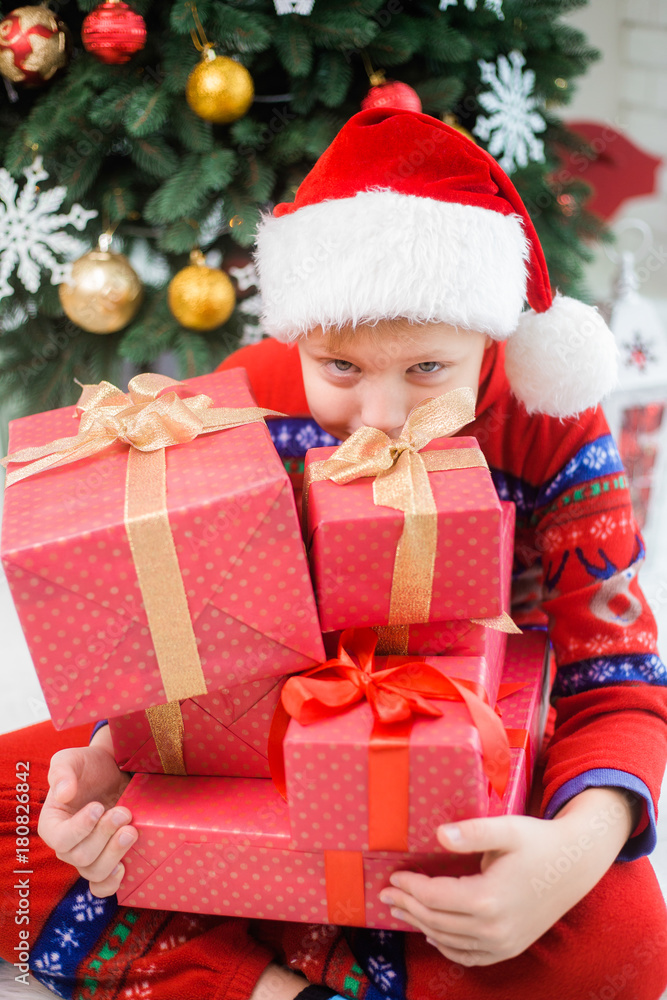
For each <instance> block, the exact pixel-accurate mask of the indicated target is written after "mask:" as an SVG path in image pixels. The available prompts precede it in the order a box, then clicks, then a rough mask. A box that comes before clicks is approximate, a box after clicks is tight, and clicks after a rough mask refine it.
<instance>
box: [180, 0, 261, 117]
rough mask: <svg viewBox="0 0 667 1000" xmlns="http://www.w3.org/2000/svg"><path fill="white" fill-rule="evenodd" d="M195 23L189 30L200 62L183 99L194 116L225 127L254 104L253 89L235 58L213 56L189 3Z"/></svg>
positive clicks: (194, 9)
mask: <svg viewBox="0 0 667 1000" xmlns="http://www.w3.org/2000/svg"><path fill="white" fill-rule="evenodd" d="M189 7H190V9H191V10H192V16H193V18H194V22H195V27H196V31H195V29H191V30H190V35H191V36H192V41H193V43H194V45H195V48H196V49H198V51H199V52H201V62H199V63H198V64H197V66H195V68H194V69H193V70H192V72H191V73H190V76H189V77H188V80H187V83H186V85H185V97H186V100H187V102H188V104H189V105H190V107H191V108H192V110H193V111H194V113H195V114H196V115H199V117H200V118H203V119H204V121H208V122H214V123H215V124H216V125H227V124H229V122H235V121H237V119H239V118H242V117H243V116H244V114H245V113H246V112H247V110H248V108H249V107H250V105H251V104H252V102H253V98H254V96H255V86H254V83H253V79H252V76H251V75H250V73H249V72H248V70H247V69H246V68H245V66H243V65H242V64H241V63H240V62H239V61H238V60H237V59H232V58H230V57H229V56H218V55H216V54H215V50H214V48H213V45H212V44H211V42H209V40H208V39H207V37H206V33H205V31H204V28H203V27H202V24H201V21H200V20H199V15H198V14H197V8H196V6H195V4H194V3H191V4H189Z"/></svg>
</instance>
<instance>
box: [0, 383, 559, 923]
mask: <svg viewBox="0 0 667 1000" xmlns="http://www.w3.org/2000/svg"><path fill="white" fill-rule="evenodd" d="M461 392H462V391H459V390H457V391H456V393H458V395H457V396H456V398H454V396H451V394H450V398H449V400H448V399H447V397H441V398H440V400H439V401H437V405H438V406H439V407H440V409H438V410H437V412H436V411H431V410H430V409H429V410H423V411H421V412H419V408H418V411H417V413H416V419H415V420H414V421H413V424H412V426H408V425H407V424H406V429H405V430H404V434H403V435H402V437H401V441H400V442H399V443H398V446H397V443H396V442H389V440H388V439H384V435H382V434H381V433H380V432H379V431H372V430H370V429H365V433H366V437H365V438H363V435H362V438H363V440H357V439H356V438H355V437H354V436H353V438H351V439H349V441H348V442H346V443H345V445H344V446H343V447H341V448H339V449H331V448H330V449H314V450H312V451H311V452H309V453H308V455H307V458H306V477H305V483H306V488H305V490H304V513H303V523H301V520H300V517H299V514H298V513H297V509H296V506H295V502H294V497H293V493H292V488H291V484H290V481H289V478H288V476H287V473H286V471H285V469H284V467H283V465H282V462H281V460H280V458H279V457H278V455H277V453H276V451H275V449H274V447H273V444H272V442H271V438H270V435H269V431H268V428H267V426H266V423H265V419H264V418H266V417H270V413H268V411H261V410H259V409H258V408H257V407H256V404H255V401H254V399H253V398H252V395H251V392H250V388H249V385H248V381H247V378H246V375H245V372H243V371H242V370H241V369H235V370H233V371H229V372H225V373H217V374H214V375H210V376H203V377H201V378H194V379H190V380H188V382H187V383H174V382H173V381H172V380H169V379H165V378H164V377H159V376H151V375H146V376H139V377H138V378H137V379H135V380H133V382H132V383H130V387H129V389H128V394H127V395H126V394H122V393H120V392H119V390H117V389H115V388H114V387H113V386H110V385H108V384H107V383H101V384H100V386H94V387H84V391H83V393H82V396H81V399H80V401H79V404H78V406H77V407H67V408H64V409H61V410H55V411H51V412H48V413H43V414H39V415H37V416H33V417H26V418H23V419H20V420H17V421H14V422H13V423H12V424H11V426H10V447H9V452H10V456H11V458H12V460H11V461H10V462H9V464H8V479H7V488H6V494H5V508H4V519H3V532H2V559H3V564H4V567H5V571H6V573H7V578H8V581H9V584H10V588H11V591H12V595H13V597H14V601H15V604H16V607H17V610H18V613H19V617H20V619H21V623H22V626H23V629H24V632H25V635H26V639H27V641H28V645H29V648H30V650H31V654H32V657H33V661H34V664H35V668H36V670H37V673H38V676H39V679H40V683H41V686H42V690H43V692H44V696H45V699H46V701H47V704H48V706H49V710H50V712H51V716H52V719H53V722H54V724H55V726H56V727H57V728H58V729H64V728H67V727H69V726H74V725H78V724H81V723H86V722H91V721H96V720H97V719H100V718H108V719H109V724H110V730H111V736H112V741H113V746H114V751H115V755H116V760H117V762H118V764H119V766H120V767H121V768H123V769H125V770H127V771H131V772H134V776H133V777H132V779H131V781H130V783H129V785H128V786H127V789H126V791H125V793H124V795H123V797H122V799H121V802H122V804H123V805H125V806H127V807H128V808H129V809H130V810H131V812H132V816H133V820H132V822H133V825H134V826H135V827H136V828H137V829H138V831H139V839H138V841H137V842H136V844H135V845H134V847H133V848H132V849H131V850H130V851H129V852H128V854H127V855H126V856H125V859H124V863H125V876H124V879H123V882H122V885H121V887H120V890H119V893H118V899H119V901H120V902H123V903H125V904H127V905H133V906H143V907H156V908H160V909H173V910H185V911H195V912H200V913H213V914H221V915H237V916H252V917H257V918H272V919H284V920H301V921H307V922H316V923H318V922H321V923H336V924H349V925H362V926H363V925H366V926H372V927H384V928H394V929H404V930H405V929H410V928H406V926H405V925H404V924H402V923H401V922H400V921H398V920H396V919H395V918H394V917H392V915H391V914H390V912H389V910H388V908H387V907H386V906H384V905H383V904H382V903H381V902H380V900H379V892H380V891H381V890H382V889H383V888H384V887H386V885H387V884H388V879H389V876H390V875H391V873H392V872H393V871H397V870H399V869H411V870H414V871H421V872H425V873H427V874H433V875H435V874H454V875H458V874H465V873H466V872H471V871H475V870H477V868H478V864H479V858H478V857H477V856H460V855H457V856H454V855H451V854H449V853H448V852H446V851H445V850H444V849H443V848H442V847H441V845H440V844H439V842H438V840H437V838H436V835H435V830H436V828H437V826H438V825H439V824H441V823H443V822H449V821H454V820H458V819H465V818H469V817H474V816H485V815H499V814H502V813H521V812H523V811H524V809H525V806H526V801H527V796H528V793H529V790H530V784H531V778H532V770H533V766H534V763H535V759H536V756H537V753H538V749H539V744H540V740H541V735H542V732H543V728H544V718H545V710H546V704H547V692H548V679H547V677H546V672H547V671H546V660H547V645H548V643H547V639H546V635H545V633H543V632H539V631H530V632H525V633H523V634H519V633H518V630H517V629H516V628H515V627H514V626H513V624H512V622H511V619H510V618H509V615H508V612H509V605H510V577H511V567H512V555H513V540H514V507H513V505H512V504H509V503H501V502H500V500H499V498H498V496H497V494H496V491H495V489H494V487H493V483H492V480H491V476H490V474H489V471H488V469H487V468H486V464H485V462H484V460H483V458H482V456H481V452H480V451H479V449H478V446H477V442H476V441H475V440H474V439H472V438H466V437H459V436H456V437H447V436H442V435H444V434H450V433H452V431H456V430H457V429H458V428H459V427H460V426H463V425H465V423H467V422H468V421H469V420H470V419H471V416H470V415H468V416H467V417H464V418H461V417H459V423H458V425H457V424H456V423H452V420H453V417H452V413H457V412H459V413H460V412H463V413H464V414H465V412H466V410H465V407H466V406H468V407H470V406H472V402H471V401H470V400H467V399H464V398H462V397H461V395H460V394H461ZM463 392H464V391H463ZM473 402H474V400H473ZM427 405H431V404H427ZM434 405H435V404H434ZM462 406H463V410H461V407H462ZM410 420H412V415H411V418H410ZM408 423H410V421H409V422H408ZM426 425H428V426H429V427H430V430H428V431H425V430H424V427H425V426H426ZM434 427H435V428H436V430H435V432H434V430H433V428H434ZM438 429H439V431H438ZM439 435H440V436H439ZM357 437H358V435H357ZM355 447H356V448H357V453H355ZM369 456H371V458H369Z"/></svg>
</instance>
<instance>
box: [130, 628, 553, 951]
mask: <svg viewBox="0 0 667 1000" xmlns="http://www.w3.org/2000/svg"><path fill="white" fill-rule="evenodd" d="M509 646H510V648H511V649H512V650H513V652H512V657H513V658H514V659H515V660H517V659H520V660H521V669H520V670H514V671H513V672H512V673H510V674H509V676H511V677H512V678H513V682H512V683H511V690H510V689H508V693H507V694H506V696H505V697H504V698H502V699H501V702H500V704H501V705H502V704H503V702H504V703H505V707H504V709H503V711H504V714H505V716H506V717H507V720H508V721H511V722H512V723H517V724H518V727H519V728H520V727H521V726H522V725H523V726H524V727H525V728H527V729H528V730H529V731H530V732H531V733H532V732H533V731H535V732H537V729H535V730H534V726H536V725H537V727H538V729H539V722H540V717H541V716H540V713H541V711H542V709H543V704H544V703H543V700H541V699H542V698H543V693H544V691H545V688H544V683H543V676H544V661H545V649H546V636H545V634H544V633H526V634H525V635H521V636H517V637H512V638H510V640H509ZM517 685H521V687H519V688H518V689H517ZM522 691H523V692H524V694H523V695H522V696H521V697H520V698H519V701H517V700H516V698H517V694H519V695H520V694H521V692H522ZM519 705H520V706H521V708H520V709H519ZM528 706H532V709H531V711H532V713H533V714H532V715H531V716H530V717H529V718H527V717H526V715H525V709H526V708H527V707H528ZM536 717H537V723H536V722H535V719H536ZM517 742H518V741H517ZM531 745H532V744H531ZM510 753H511V770H510V782H509V784H508V786H507V788H506V791H505V794H504V796H503V799H502V802H501V803H499V804H498V808H497V810H495V812H497V813H498V814H511V813H519V812H522V811H523V806H524V802H525V789H526V767H525V755H523V754H524V751H523V750H522V749H521V747H519V746H515V747H513V749H511V751H510ZM533 763H534V755H533V756H532V757H531V760H530V767H531V768H532V766H533ZM353 792H355V794H356V795H357V797H358V796H359V793H358V792H356V790H354V789H353ZM120 803H121V804H122V805H124V806H127V808H128V809H130V811H131V812H132V822H133V825H134V826H135V827H136V828H137V830H138V831H139V839H138V840H137V842H136V844H135V845H134V846H133V847H132V848H131V849H130V851H128V853H127V854H126V855H125V857H124V859H123V863H124V865H125V874H124V876H123V881H122V883H121V885H120V888H119V890H118V902H119V903H122V904H123V905H125V906H139V907H149V908H153V909H161V910H178V911H185V912H189V911H191V912H195V913H212V914H219V915H226V916H237V917H252V918H257V919H273V920H297V921H302V922H305V923H322V924H347V925H356V926H368V927H379V928H386V929H390V930H405V931H412V930H414V928H413V927H411V926H408V925H406V924H404V923H403V922H402V921H400V920H397V919H396V918H395V917H393V916H392V915H391V912H390V910H389V907H388V906H386V905H385V904H383V903H382V902H381V901H380V899H379V894H380V892H381V891H382V890H383V889H385V888H387V886H388V885H389V877H390V875H391V874H392V873H393V872H395V871H406V870H409V871H418V872H422V873H424V874H426V875H465V874H473V873H474V872H476V871H478V870H479V855H458V854H457V855H454V854H451V853H449V852H447V851H442V850H441V851H440V852H439V853H430V854H427V853H423V852H417V853H411V854H407V853H398V852H386V851H385V852H365V851H347V850H335V849H333V850H315V849H314V848H313V846H312V845H311V844H301V843H298V842H296V840H295V838H294V837H293V835H292V831H291V828H290V810H289V807H288V805H287V803H286V802H285V801H284V799H283V798H282V797H281V796H280V795H279V794H278V793H277V792H276V789H275V788H274V786H273V785H272V783H271V782H270V781H269V780H267V779H248V778H222V777H219V778H205V777H199V778H196V777H187V778H183V777H172V776H169V775H160V774H137V775H135V776H134V777H133V778H132V780H131V781H130V783H129V785H128V786H127V789H126V790H125V792H124V794H123V796H122V798H121V800H120Z"/></svg>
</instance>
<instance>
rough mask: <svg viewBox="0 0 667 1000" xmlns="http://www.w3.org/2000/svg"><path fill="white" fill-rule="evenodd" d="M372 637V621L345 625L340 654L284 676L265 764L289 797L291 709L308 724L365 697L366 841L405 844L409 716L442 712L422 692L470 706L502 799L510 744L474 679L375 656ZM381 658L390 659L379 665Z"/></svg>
mask: <svg viewBox="0 0 667 1000" xmlns="http://www.w3.org/2000/svg"><path fill="white" fill-rule="evenodd" d="M377 639H378V637H377V634H376V633H375V632H374V631H373V630H372V629H370V628H361V629H346V630H345V631H344V632H342V633H341V635H340V638H339V640H338V656H337V657H334V658H333V659H331V660H327V661H326V662H325V663H322V664H321V665H320V666H318V667H314V668H313V669H312V670H308V671H306V673H304V674H299V675H297V676H294V677H290V678H288V680H287V681H286V683H285V686H284V687H283V690H282V696H281V702H280V703H279V705H278V708H277V710H276V714H275V715H274V719H273V724H272V727H271V734H270V737H269V764H270V767H271V775H272V777H273V780H274V783H275V784H276V787H277V788H278V790H279V791H280V793H281V794H282V795H283V797H284V798H286V791H285V767H284V759H283V752H282V741H283V737H284V735H285V732H286V731H287V726H288V725H289V716H291V717H292V718H294V719H296V720H297V721H298V722H300V723H301V725H304V726H307V725H310V724H311V723H313V722H317V721H319V720H321V719H325V718H329V717H330V716H332V715H337V714H338V713H340V712H344V711H347V710H348V709H349V708H350V707H351V706H352V705H354V704H356V703H357V702H358V701H361V700H362V699H363V698H366V699H367V701H368V703H369V704H370V706H371V708H372V710H373V714H374V716H375V723H374V726H373V732H372V735H371V740H370V744H369V790H368V792H369V795H368V797H369V848H370V850H407V849H408V847H407V839H408V837H407V835H408V799H409V796H408V787H409V739H410V729H411V726H412V722H413V721H414V719H413V716H414V715H426V716H431V717H437V716H441V715H442V711H441V710H440V709H439V708H438V707H437V706H436V705H432V704H431V703H430V701H428V700H427V699H440V700H445V701H460V702H463V703H464V704H465V705H466V706H467V708H468V711H469V712H470V716H471V718H472V720H473V723H474V724H475V726H476V728H477V730H478V732H479V735H480V740H481V744H482V766H483V769H484V772H485V774H486V775H487V776H488V778H489V780H490V782H491V785H492V787H493V788H494V789H495V791H496V792H497V794H498V795H499V796H500V797H501V798H502V796H503V793H504V791H505V788H506V786H507V782H508V780H509V758H510V754H509V745H508V741H507V734H506V733H505V729H504V727H503V725H502V722H501V720H500V718H499V717H498V715H497V714H496V713H495V712H494V711H493V709H491V708H490V707H489V704H488V700H487V699H486V695H485V694H484V692H483V690H482V689H481V688H480V686H479V685H478V684H475V683H473V682H471V681H466V680H464V679H462V678H456V677H445V676H444V675H443V674H442V673H440V671H439V670H436V668H435V667H433V666H431V665H430V664H428V663H426V660H425V658H424V657H407V656H392V657H379V656H378V657H375V656H374V655H373V654H374V651H375V647H376V644H377ZM397 661H398V662H397ZM382 662H385V663H391V664H392V666H388V667H386V668H385V669H378V666H381V664H382ZM388 791H390V792H391V794H389V795H388V794H387V792H388Z"/></svg>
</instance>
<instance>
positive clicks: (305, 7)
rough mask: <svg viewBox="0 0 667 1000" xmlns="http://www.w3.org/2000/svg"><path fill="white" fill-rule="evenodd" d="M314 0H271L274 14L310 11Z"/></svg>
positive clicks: (306, 14)
mask: <svg viewBox="0 0 667 1000" xmlns="http://www.w3.org/2000/svg"><path fill="white" fill-rule="evenodd" d="M314 4H315V0H273V5H274V7H275V8H276V14H303V15H305V16H306V17H307V16H308V15H309V14H310V13H311V12H312V9H313V6H314Z"/></svg>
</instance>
